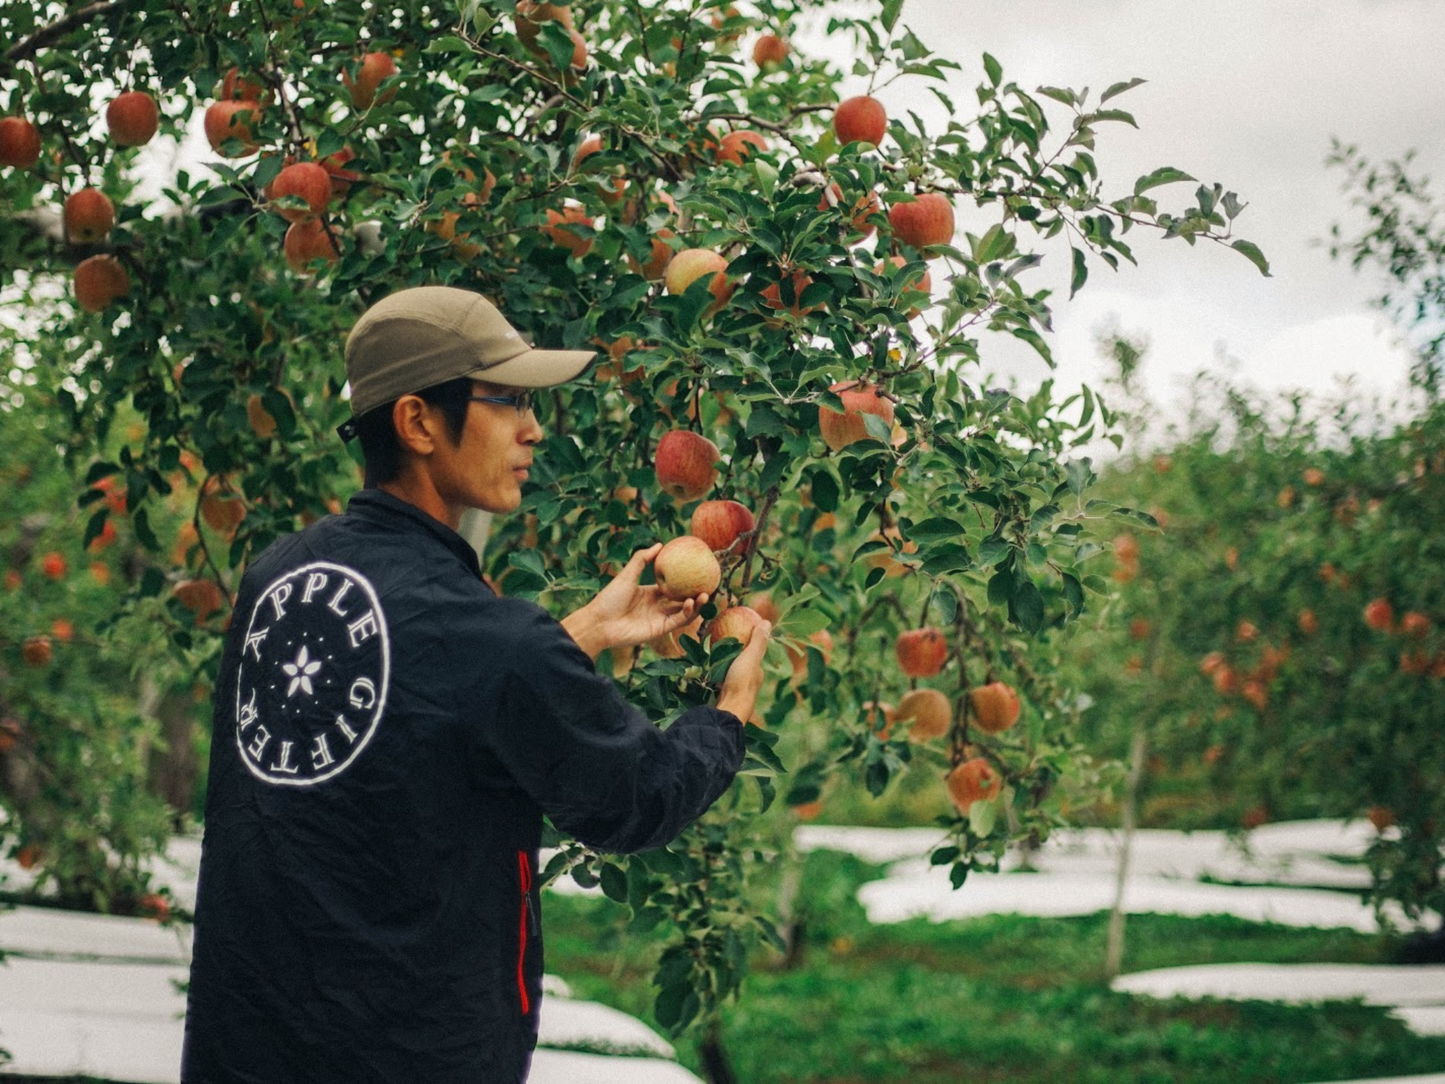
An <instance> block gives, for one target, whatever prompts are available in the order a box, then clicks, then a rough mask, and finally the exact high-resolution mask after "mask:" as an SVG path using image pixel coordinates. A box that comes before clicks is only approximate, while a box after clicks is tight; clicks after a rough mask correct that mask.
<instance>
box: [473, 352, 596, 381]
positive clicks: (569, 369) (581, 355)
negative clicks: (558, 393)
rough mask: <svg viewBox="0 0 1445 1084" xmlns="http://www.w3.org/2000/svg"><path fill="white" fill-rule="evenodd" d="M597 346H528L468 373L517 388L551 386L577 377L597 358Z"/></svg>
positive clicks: (476, 378)
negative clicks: (524, 349) (554, 347)
mask: <svg viewBox="0 0 1445 1084" xmlns="http://www.w3.org/2000/svg"><path fill="white" fill-rule="evenodd" d="M596 357H597V353H596V351H593V350H528V351H527V352H526V353H525V354H518V355H517V356H516V357H514V358H509V359H508V360H506V361H504V362H502V363H500V364H499V365H492V366H489V367H487V368H485V369H474V370H473V371H472V372H470V373H468V374H467V375H468V376H470V377H471V378H472V379H473V380H485V381H487V383H489V384H506V385H507V386H508V387H513V388H550V387H553V386H555V385H557V384H565V383H567V381H569V380H576V379H577V377H579V376H581V375H582V374H583V373H584V372H586V371H587V367H588V366H589V365H591V364H592V362H593V361H594V360H595V359H596Z"/></svg>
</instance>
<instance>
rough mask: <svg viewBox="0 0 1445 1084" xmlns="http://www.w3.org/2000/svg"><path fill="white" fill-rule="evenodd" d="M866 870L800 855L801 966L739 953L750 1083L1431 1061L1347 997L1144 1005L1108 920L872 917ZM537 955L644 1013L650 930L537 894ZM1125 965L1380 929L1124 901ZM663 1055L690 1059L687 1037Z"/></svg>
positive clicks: (1314, 953) (1355, 958)
mask: <svg viewBox="0 0 1445 1084" xmlns="http://www.w3.org/2000/svg"><path fill="white" fill-rule="evenodd" d="M881 875H882V870H881V868H879V867H874V866H870V865H868V864H866V863H863V862H861V861H859V860H857V859H855V858H852V857H849V856H846V855H841V854H837V853H832V852H816V853H814V854H812V855H810V856H809V857H808V859H807V866H806V869H805V875H804V877H803V878H802V883H803V886H804V887H803V892H802V896H801V905H802V908H803V912H804V914H805V916H806V935H805V942H804V945H805V947H804V952H803V957H802V963H801V965H800V966H799V967H797V968H795V969H793V970H791V971H786V972H784V971H779V970H773V969H772V968H775V967H776V963H777V961H776V957H775V956H774V955H773V954H771V953H768V954H767V955H760V956H759V957H758V958H757V959H756V960H755V961H754V968H755V969H754V973H753V974H752V975H751V976H750V977H749V979H748V981H747V984H746V986H745V987H744V993H743V998H742V1000H741V1001H740V1002H739V1003H737V1004H735V1005H733V1006H730V1007H729V1009H728V1010H727V1011H726V1013H725V1014H724V1019H723V1039H724V1042H725V1043H726V1046H727V1049H728V1052H729V1055H730V1056H731V1058H732V1060H733V1063H734V1068H735V1069H736V1071H737V1075H738V1078H739V1080H742V1081H747V1082H749V1084H774V1082H776V1084H784V1082H786V1084H825V1082H826V1084H855V1082H858V1084H861V1082H864V1081H897V1082H903V1081H907V1082H908V1084H944V1082H948V1084H956V1082H959V1081H969V1082H988V1081H1011V1082H1018V1084H1028V1082H1037V1084H1045V1082H1047V1084H1058V1082H1070V1084H1072V1082H1080V1084H1093V1082H1099V1084H1103V1082H1106V1081H1107V1082H1110V1084H1114V1082H1120V1081H1128V1082H1134V1081H1139V1082H1155V1081H1158V1082H1164V1081H1170V1082H1176V1081H1178V1082H1183V1081H1190V1082H1199V1084H1205V1082H1208V1084H1218V1082H1220V1081H1230V1082H1235V1081H1259V1082H1265V1081H1269V1082H1274V1084H1288V1082H1304V1081H1327V1080H1342V1079H1349V1078H1359V1077H1371V1076H1383V1075H1403V1074H1409V1073H1427V1072H1440V1071H1442V1070H1445V1039H1440V1038H1436V1039H1426V1038H1420V1037H1417V1036H1415V1035H1413V1034H1412V1033H1411V1032H1410V1031H1408V1030H1407V1029H1406V1028H1405V1026H1404V1025H1403V1024H1402V1023H1400V1022H1399V1021H1397V1020H1394V1019H1392V1018H1390V1017H1389V1016H1387V1015H1386V1011H1385V1010H1384V1009H1380V1008H1372V1007H1368V1006H1364V1005H1360V1004H1356V1003H1332V1004H1328V1005H1325V1006H1323V1007H1291V1006H1283V1005H1277V1004H1273V1003H1269V1002H1217V1001H1197V1002H1196V1001H1184V1000H1174V1001H1155V1000H1152V999H1148V998H1136V997H1132V996H1129V995H1126V994H1116V993H1113V992H1111V991H1110V990H1109V989H1108V985H1107V983H1106V982H1105V981H1104V979H1103V975H1102V961H1103V957H1104V942H1105V935H1106V927H1107V918H1106V916H1104V915H1095V916H1091V917H1088V918H1082V919H1032V918H1022V917H1018V916H990V917H986V918H979V919H974V920H970V921H967V922H949V923H942V924H933V923H929V922H927V921H924V920H916V921H912V922H907V923H901V924H898V925H893V926H872V925H870V924H869V923H868V922H867V920H866V918H865V917H864V915H863V911H862V909H861V907H859V905H858V904H857V902H856V900H855V899H854V895H853V893H854V892H855V891H856V889H857V886H858V885H859V884H861V883H863V882H864V881H866V880H871V879H874V878H877V877H879V876H881ZM545 910H546V929H547V969H548V970H549V971H551V972H553V973H555V974H559V975H562V976H563V977H565V978H566V979H567V981H568V982H569V983H570V984H571V986H572V988H573V993H574V994H575V995H576V996H578V997H582V998H588V999H592V1000H597V1001H601V1002H603V1003H605V1004H609V1005H612V1006H614V1007H616V1008H618V1009H621V1010H623V1011H624V1012H628V1013H631V1014H633V1015H635V1016H638V1017H640V1018H642V1019H643V1020H646V1021H648V1022H649V1023H652V1024H653V1026H654V1027H655V1026H656V1024H655V1021H654V1020H653V1018H652V1011H651V1003H652V997H653V990H652V989H651V987H650V986H649V978H650V975H651V970H650V968H651V963H652V960H653V959H654V957H655V954H656V952H657V951H658V947H659V944H660V942H658V941H657V940H655V939H653V938H652V937H650V936H642V935H638V934H635V933H631V932H629V931H628V930H627V929H626V928H625V924H624V922H623V921H622V916H623V911H622V909H621V908H618V907H617V906H616V905H614V904H610V903H608V902H607V901H605V900H597V899H587V898H577V897H558V896H553V895H549V896H548V897H547V899H546V907H545ZM1127 943H1128V951H1127V953H1126V957H1125V965H1124V969H1125V970H1126V971H1140V970H1147V969H1152V968H1157V967H1171V966H1181V965H1187V964H1200V963H1230V962H1264V963H1304V962H1350V963H1385V962H1388V961H1389V959H1390V957H1391V954H1392V953H1393V952H1394V951H1395V949H1396V948H1397V947H1398V944H1397V942H1394V941H1392V940H1391V939H1389V938H1385V937H1378V936H1366V935H1362V934H1358V933H1354V932H1352V931H1348V930H1301V929H1296V928H1293V927H1286V926H1274V925H1261V924H1257V923H1251V922H1245V921H1242V920H1239V919H1234V918H1229V917H1223V916H1221V917H1209V918H1199V919H1188V918H1177V917H1171V916H1164V915H1157V916H1155V915H1150V916H1134V917H1132V918H1130V920H1129V923H1128V942H1127ZM678 1054H679V1060H680V1061H681V1062H682V1063H683V1064H685V1065H687V1066H688V1067H689V1068H690V1069H692V1070H693V1071H694V1072H698V1073H699V1075H701V1073H700V1068H699V1062H698V1060H697V1056H696V1050H695V1048H694V1045H693V1043H692V1042H691V1041H689V1040H686V1039H684V1040H683V1041H682V1042H680V1043H679V1051H678Z"/></svg>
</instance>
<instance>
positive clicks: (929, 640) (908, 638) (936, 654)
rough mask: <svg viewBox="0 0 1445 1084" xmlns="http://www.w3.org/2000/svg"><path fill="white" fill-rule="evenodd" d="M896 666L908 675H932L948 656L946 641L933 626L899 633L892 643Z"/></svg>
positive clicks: (941, 667) (940, 668) (941, 666)
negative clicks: (896, 657)
mask: <svg viewBox="0 0 1445 1084" xmlns="http://www.w3.org/2000/svg"><path fill="white" fill-rule="evenodd" d="M894 651H895V653H896V654H897V656H898V666H899V667H900V668H901V669H902V671H903V672H904V673H905V674H907V675H908V676H909V677H933V675H935V674H937V673H938V672H939V671H940V670H942V669H943V664H944V661H945V660H946V659H947V658H948V641H947V640H946V639H944V636H943V633H941V632H940V631H939V630H938V629H936V628H933V627H931V626H930V627H928V628H922V629H910V630H908V631H907V632H904V633H900V634H899V636H898V640H897V641H896V642H895V644H894Z"/></svg>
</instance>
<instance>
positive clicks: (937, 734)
mask: <svg viewBox="0 0 1445 1084" xmlns="http://www.w3.org/2000/svg"><path fill="white" fill-rule="evenodd" d="M895 715H896V718H897V720H898V721H899V722H901V723H902V722H906V723H911V724H912V725H911V726H910V727H909V728H908V740H909V741H915V742H923V741H931V740H932V739H934V738H941V737H943V736H944V735H945V734H947V733H948V732H949V730H950V729H951V728H952V726H953V705H952V704H951V703H949V700H948V697H946V696H945V695H944V694H943V693H941V692H939V691H938V690H937V689H910V690H909V691H908V692H906V693H904V694H903V699H902V700H900V701H898V709H897V712H896V713H895Z"/></svg>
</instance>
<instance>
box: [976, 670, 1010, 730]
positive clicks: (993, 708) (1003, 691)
mask: <svg viewBox="0 0 1445 1084" xmlns="http://www.w3.org/2000/svg"><path fill="white" fill-rule="evenodd" d="M968 702H969V704H970V706H971V707H972V708H973V722H974V725H975V726H977V727H978V728H979V729H980V730H982V731H983V732H984V733H985V734H1001V733H1003V732H1004V731H1005V730H1007V729H1008V728H1009V727H1011V726H1013V725H1014V723H1016V722H1018V721H1019V712H1020V711H1021V710H1022V708H1021V705H1020V704H1019V694H1018V693H1016V692H1015V691H1014V690H1013V687H1012V686H1010V685H1006V684H1004V683H1003V682H1002V681H993V682H990V683H989V684H987V685H980V686H979V687H978V688H976V689H970V690H969V693H968Z"/></svg>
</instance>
